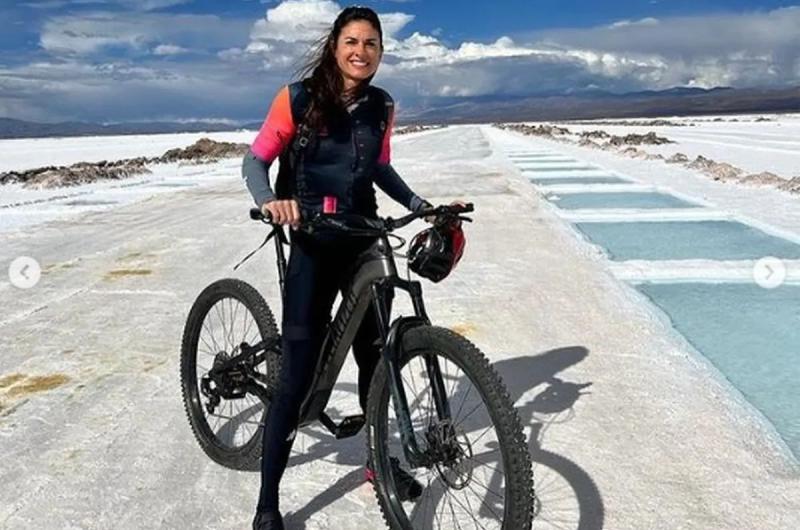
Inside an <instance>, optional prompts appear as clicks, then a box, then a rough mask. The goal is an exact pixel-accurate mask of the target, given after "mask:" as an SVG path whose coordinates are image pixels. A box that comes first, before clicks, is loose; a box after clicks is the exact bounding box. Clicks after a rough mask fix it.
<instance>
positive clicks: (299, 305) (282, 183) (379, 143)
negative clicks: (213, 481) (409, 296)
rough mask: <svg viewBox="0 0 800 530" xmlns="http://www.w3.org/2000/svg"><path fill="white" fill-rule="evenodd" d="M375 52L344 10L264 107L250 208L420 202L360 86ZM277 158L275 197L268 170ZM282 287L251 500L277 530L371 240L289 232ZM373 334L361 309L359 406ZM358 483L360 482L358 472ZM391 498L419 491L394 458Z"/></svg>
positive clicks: (361, 14) (249, 163) (356, 209)
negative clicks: (306, 413)
mask: <svg viewBox="0 0 800 530" xmlns="http://www.w3.org/2000/svg"><path fill="white" fill-rule="evenodd" d="M382 55H383V32H382V30H381V24H380V21H379V19H378V16H377V14H375V12H374V11H372V10H371V9H368V8H364V7H349V8H346V9H345V10H343V11H342V12H341V13H340V14H339V16H338V17H337V18H336V20H335V22H334V23H333V27H332V28H331V29H330V31H329V32H328V34H327V35H326V36H325V37H324V38H323V39H322V40H321V41H320V42H319V44H318V46H317V48H316V52H315V53H314V55H313V58H312V59H311V61H310V62H309V64H308V65H307V66H306V67H305V68H303V69H301V70H300V72H299V74H300V76H301V77H302V78H303V80H302V81H299V82H296V83H292V84H290V85H288V86H286V87H283V88H282V89H281V90H280V91H279V92H278V95H277V96H276V97H275V100H274V101H273V103H272V106H271V108H270V111H269V114H268V116H267V119H266V120H265V121H264V124H263V125H262V127H261V130H260V131H259V133H258V136H257V137H256V139H255V141H254V142H253V144H252V146H251V148H250V151H249V152H248V153H247V155H246V156H245V158H244V161H243V164H242V176H243V178H244V180H245V182H246V183H247V187H248V189H249V190H250V192H251V194H252V196H253V199H254V200H255V203H256V205H258V206H259V207H260V208H261V210H262V211H263V212H264V214H265V216H266V215H268V216H269V217H270V218H271V219H272V221H273V222H274V223H279V224H291V225H297V224H298V223H299V222H300V212H301V210H302V211H315V212H324V213H337V212H338V213H355V214H360V215H363V216H366V217H372V218H374V217H376V216H377V203H376V199H375V190H374V188H373V183H374V184H378V186H379V187H380V188H381V189H383V190H384V191H385V192H386V193H387V194H388V195H389V196H390V197H391V198H392V199H394V200H395V201H397V202H399V203H400V204H402V205H403V206H405V207H406V208H408V209H410V210H416V209H418V208H420V207H422V206H424V205H426V204H427V203H426V202H425V201H423V200H422V199H421V198H420V197H418V196H417V195H416V194H414V193H413V192H412V191H411V190H410V189H409V187H408V186H407V185H406V184H405V183H404V182H403V180H402V179H401V178H400V176H399V175H398V174H397V173H396V172H395V171H394V169H393V168H392V166H391V163H390V148H389V141H390V137H391V128H392V121H393V114H394V105H393V102H392V99H391V97H390V96H389V94H387V93H386V92H385V91H383V90H381V89H379V88H377V87H374V86H372V85H371V84H370V82H371V81H372V78H373V76H374V75H375V72H376V71H377V70H378V65H379V64H380V61H381V57H382ZM278 157H280V172H279V174H278V184H277V186H276V188H277V189H276V192H275V193H273V191H272V189H271V187H270V184H269V178H268V172H269V166H270V164H271V163H272V162H273V161H274V160H275V159H276V158H278ZM291 236H292V237H291V254H290V258H289V265H288V270H287V272H286V280H285V284H284V298H283V322H282V334H281V335H282V340H283V347H282V351H283V355H282V357H281V358H282V361H281V370H280V376H279V382H278V385H277V389H276V391H275V393H274V394H273V396H272V399H271V402H270V406H269V411H268V414H267V420H266V423H265V426H264V430H263V452H262V458H261V493H260V496H259V501H258V507H257V513H256V517H255V520H254V521H253V528H254V529H256V530H282V529H283V520H282V517H281V514H280V512H279V509H278V484H279V483H280V480H281V477H282V475H283V471H284V469H285V467H286V464H287V461H288V458H289V453H290V450H291V447H292V444H293V442H294V437H295V434H296V432H297V426H298V418H299V414H300V407H301V404H302V402H303V399H304V398H305V397H306V394H307V393H308V391H309V388H310V387H311V385H312V383H313V375H314V368H315V367H316V366H317V362H318V357H319V355H320V346H321V345H322V340H323V337H324V335H325V332H326V327H327V323H328V322H329V320H330V313H331V308H332V306H333V302H334V298H335V297H336V293H337V291H338V290H339V289H342V288H344V287H345V286H346V284H347V283H348V281H349V280H350V276H349V275H348V273H349V272H350V271H351V270H352V268H353V266H354V265H355V263H356V262H357V260H358V259H359V256H360V254H361V253H362V252H363V251H364V250H365V249H366V248H367V247H369V246H370V245H371V244H372V243H373V239H370V238H361V239H360V240H358V241H357V242H355V243H354V241H353V240H347V239H346V238H341V237H340V238H339V239H337V238H336V237H332V236H331V235H330V234H328V235H322V236H320V235H309V234H306V233H304V232H299V231H292V232H291ZM379 335H380V332H379V329H378V327H377V319H376V317H375V314H374V309H373V308H372V307H370V309H368V310H367V314H366V315H365V316H364V318H363V321H362V323H361V325H360V327H359V329H358V332H357V334H356V337H355V341H354V343H353V353H354V356H355V359H356V363H357V364H358V367H359V380H358V389H359V401H360V404H361V407H362V409H363V410H364V411H365V412H366V403H367V391H368V389H369V383H370V381H371V380H372V375H373V373H374V371H375V368H376V366H377V364H378V361H379V359H380V347H379V346H378V344H379V340H378V339H379ZM366 476H367V477H368V479H369V477H370V476H371V475H370V473H369V470H368V472H367V473H366ZM393 476H394V477H395V481H396V482H397V483H398V489H399V491H398V496H399V497H404V498H405V500H411V499H413V498H415V497H417V496H419V494H420V492H421V490H422V486H421V484H420V483H419V482H417V481H416V480H415V479H414V477H413V476H412V475H410V474H409V473H408V472H406V471H404V470H403V469H402V468H401V467H400V465H399V463H398V465H397V467H396V469H394V470H393Z"/></svg>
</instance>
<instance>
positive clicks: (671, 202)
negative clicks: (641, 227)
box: [547, 192, 700, 210]
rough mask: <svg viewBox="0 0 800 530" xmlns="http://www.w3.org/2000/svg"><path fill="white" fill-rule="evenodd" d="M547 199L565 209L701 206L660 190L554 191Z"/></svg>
mask: <svg viewBox="0 0 800 530" xmlns="http://www.w3.org/2000/svg"><path fill="white" fill-rule="evenodd" d="M556 198H557V199H558V200H556ZM547 200H549V201H551V202H552V203H553V204H555V205H556V206H558V207H559V208H563V209H565V210H578V209H583V208H592V209H594V208H600V209H604V208H696V207H698V206H700V205H698V204H694V203H691V202H687V201H684V200H682V199H679V198H677V197H674V196H672V195H668V194H666V193H658V192H630V193H627V192H621V193H553V194H550V195H548V196H547Z"/></svg>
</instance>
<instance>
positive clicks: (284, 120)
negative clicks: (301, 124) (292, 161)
mask: <svg viewBox="0 0 800 530" xmlns="http://www.w3.org/2000/svg"><path fill="white" fill-rule="evenodd" d="M294 132H295V124H294V120H293V119H292V105H291V101H290V98H289V87H287V86H284V87H283V88H282V89H281V90H280V91H279V92H278V95H276V96H275V99H274V100H273V101H272V106H271V107H270V109H269V114H267V118H266V119H265V120H264V123H263V124H262V125H261V130H259V131H258V136H256V139H255V140H254V141H253V143H252V145H251V146H250V150H251V151H253V153H254V154H255V155H256V156H257V157H258V158H260V159H261V160H263V161H264V162H268V163H272V161H273V160H275V159H276V158H278V155H280V154H281V151H283V149H284V148H285V147H286V146H287V145H289V142H290V141H291V139H292V137H293V136H294Z"/></svg>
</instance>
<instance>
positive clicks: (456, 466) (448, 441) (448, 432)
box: [425, 421, 473, 490]
mask: <svg viewBox="0 0 800 530" xmlns="http://www.w3.org/2000/svg"><path fill="white" fill-rule="evenodd" d="M425 437H426V439H427V441H428V448H429V451H430V453H431V455H432V456H433V462H434V467H435V468H436V471H437V472H438V473H439V476H440V477H441V479H442V480H443V481H444V482H445V483H446V484H447V485H448V486H450V487H451V488H453V489H456V490H460V489H464V488H466V487H467V486H468V485H469V483H470V482H471V480H472V469H473V465H472V446H471V445H470V443H469V439H468V438H467V436H466V434H465V433H464V432H463V430H462V429H456V428H455V427H453V425H452V424H451V422H449V421H444V422H440V423H437V424H436V425H432V426H430V427H429V428H428V432H427V433H425Z"/></svg>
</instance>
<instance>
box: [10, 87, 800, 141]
mask: <svg viewBox="0 0 800 530" xmlns="http://www.w3.org/2000/svg"><path fill="white" fill-rule="evenodd" d="M771 112H800V87H791V88H779V89H776V88H739V89H736V88H727V87H718V88H713V89H702V88H694V87H675V88H671V89H668V90H662V91H643V92H631V93H626V94H613V93H609V92H603V91H599V90H598V91H583V92H580V93H573V94H541V95H536V96H477V97H460V98H449V99H442V98H437V99H430V100H422V101H420V102H419V103H417V104H416V105H414V106H412V107H405V108H403V109H402V110H401V112H400V114H399V115H398V120H397V123H398V125H409V124H421V125H425V124H434V123H443V124H450V123H490V122H515V121H556V120H576V119H599V118H633V117H643V118H644V117H657V116H690V115H704V114H705V115H708V114H734V113H739V114H741V113H771ZM260 126H261V121H252V122H238V123H232V122H216V121H190V122H169V121H153V122H128V123H112V124H101V123H89V122H77V121H75V122H61V123H36V122H29V121H23V120H16V119H11V118H0V138H42V137H54V136H97V135H120V134H158V133H176V132H219V131H236V130H242V129H245V130H257V129H258V128H259V127H260Z"/></svg>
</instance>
